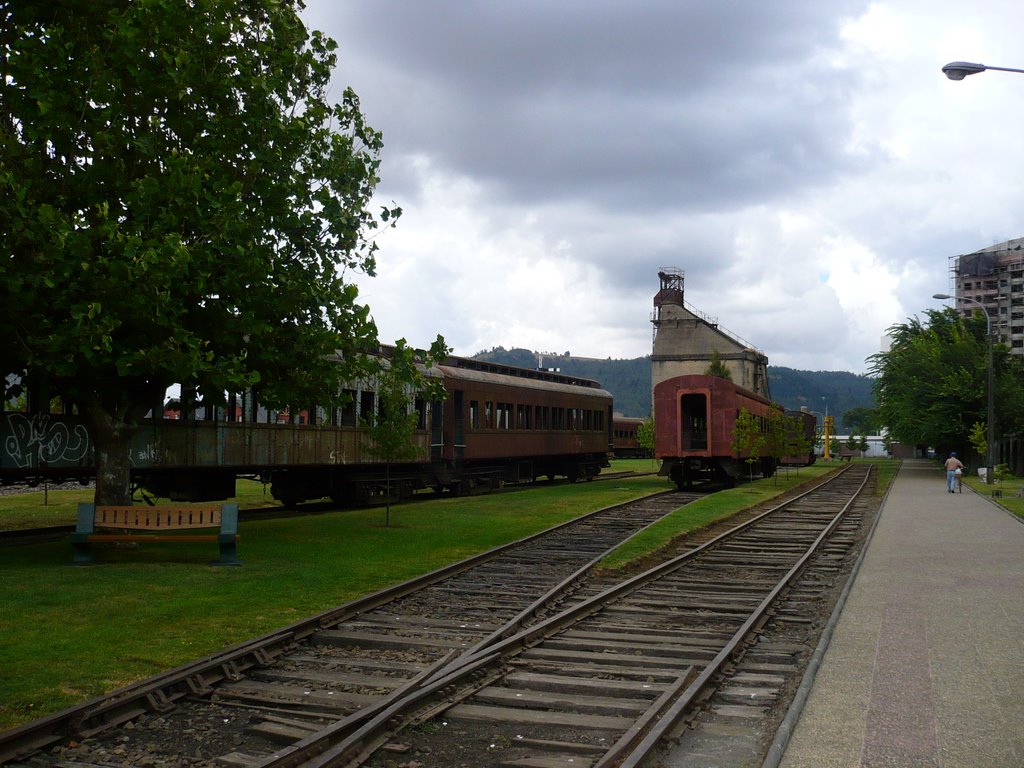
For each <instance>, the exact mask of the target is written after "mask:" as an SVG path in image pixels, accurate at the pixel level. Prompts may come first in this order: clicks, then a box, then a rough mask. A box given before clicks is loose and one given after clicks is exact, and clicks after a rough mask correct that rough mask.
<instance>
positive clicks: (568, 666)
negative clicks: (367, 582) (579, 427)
mask: <svg viewBox="0 0 1024 768" xmlns="http://www.w3.org/2000/svg"><path fill="white" fill-rule="evenodd" d="M867 472H868V470H867V469H866V468H863V467H854V468H847V469H846V470H845V471H844V472H842V473H841V474H840V475H838V476H837V477H836V478H835V479H832V480H830V481H829V482H826V483H822V484H820V485H819V486H818V487H817V488H815V489H812V490H811V491H809V492H807V493H805V494H803V495H802V496H800V497H798V498H796V499H793V500H791V501H789V502H786V503H784V504H780V505H778V506H777V507H774V508H772V509H771V510H769V511H767V512H765V513H763V514H760V515H757V516H755V517H753V518H752V519H750V520H748V521H747V522H745V523H743V524H741V525H738V526H736V527H735V528H734V529H732V530H730V531H728V532H726V533H725V534H721V535H718V536H714V537H713V538H712V537H708V540H707V541H704V542H702V543H699V544H692V545H691V546H690V548H689V549H687V550H686V551H685V552H683V553H682V554H681V555H679V556H677V557H675V558H673V559H671V560H669V561H667V562H665V563H662V564H661V565H659V566H657V567H656V568H653V569H651V570H649V571H646V572H644V573H642V574H639V575H637V576H634V577H632V578H629V579H626V580H625V581H621V582H615V581H609V580H608V579H603V578H598V577H592V578H589V579H586V578H585V574H586V573H587V572H588V570H589V568H590V566H591V565H592V564H593V563H594V562H595V561H596V559H599V557H600V555H601V553H602V552H603V551H604V549H602V546H603V544H601V545H598V544H594V543H593V542H591V541H590V539H591V537H592V536H593V535H595V534H594V533H593V532H589V531H588V532H586V533H582V532H581V530H579V529H577V530H576V531H575V532H574V533H572V534H570V535H569V536H568V538H562V540H561V541H556V540H555V539H553V538H550V537H548V536H542V537H536V539H535V541H533V542H532V544H531V546H535V547H536V549H535V551H534V552H533V553H529V554H528V553H527V549H526V548H525V547H516V548H514V549H510V550H508V551H507V552H504V553H502V555H501V560H500V561H499V560H497V559H488V560H486V562H480V563H478V564H476V565H475V567H472V568H471V569H465V570H461V571H460V572H459V573H457V574H454V573H453V574H448V576H447V577H442V578H435V579H434V580H433V584H432V586H430V587H428V588H425V589H424V588H423V585H422V584H419V585H412V584H410V585H409V588H408V589H406V590H405V592H404V594H397V595H389V596H388V598H387V599H383V598H382V599H379V600H371V601H370V602H368V603H366V604H363V605H356V604H352V605H350V606H346V607H343V608H342V609H339V610H338V611H336V612H331V613H329V614H325V615H323V616H321V617H319V619H318V621H317V625H318V626H317V627H316V630H319V631H315V630H314V629H313V628H312V627H305V629H304V630H303V631H295V632H289V631H285V632H283V633H280V634H281V636H282V637H278V638H263V639H262V640H263V641H264V642H262V643H258V644H257V646H256V647H254V648H251V649H248V651H246V652H245V653H242V654H236V655H235V656H237V658H236V657H235V656H232V655H231V654H222V655H220V656H219V657H218V658H217V659H211V660H209V663H206V664H205V665H203V667H202V669H199V668H198V667H193V668H191V669H185V670H183V671H179V674H178V675H177V678H178V680H177V682H176V683H173V684H171V683H169V682H168V681H164V684H163V685H162V686H160V687H159V688H156V689H154V692H153V695H152V696H151V697H150V696H148V695H145V693H144V692H136V696H135V702H134V708H135V709H136V710H147V711H146V712H141V711H136V712H134V713H132V712H131V711H130V710H131V709H132V708H131V707H127V708H126V707H124V705H123V704H122V705H121V707H120V709H119V708H118V705H117V701H116V700H115V701H110V702H97V703H94V704H95V706H93V707H92V709H91V710H88V711H83V712H82V713H80V715H81V716H80V717H79V719H78V720H77V721H76V722H77V729H78V732H79V734H80V735H81V736H82V737H84V736H88V735H90V734H92V733H95V736H93V738H91V739H86V740H85V741H83V742H82V743H81V745H79V746H77V747H73V748H69V747H64V746H62V747H60V748H58V749H56V750H52V751H50V752H49V753H47V754H46V755H45V756H41V755H37V756H36V757H35V758H34V761H33V762H32V765H63V766H76V767H83V768H84V767H85V766H92V765H103V766H115V765H157V764H159V765H183V766H184V765H188V766H207V765H209V766H214V765H216V766H229V767H230V766H241V765H247V766H260V768H284V767H285V766H302V768H313V767H314V766H333V765H345V766H356V765H367V766H373V767H374V768H384V767H385V766H395V765H400V764H406V765H439V766H448V765H452V766H456V765H473V766H484V765H496V766H497V765H501V766H523V767H526V766H532V767H534V768H540V767H546V766H556V765H572V766H585V767H587V768H605V767H606V766H613V765H614V766H633V765H640V763H641V761H642V760H643V759H644V758H645V757H646V756H647V755H648V754H649V753H651V752H652V751H653V750H656V749H659V748H660V746H659V745H662V744H664V743H665V742H666V740H673V741H678V742H680V744H681V746H682V748H686V747H687V746H689V747H692V748H694V749H696V750H700V751H701V753H702V754H706V753H708V752H709V751H713V747H714V746H715V741H716V739H718V742H719V744H718V746H719V747H721V748H723V749H724V750H725V751H729V750H731V751H732V752H736V742H737V732H736V729H737V728H738V727H739V726H737V725H736V724H735V723H732V724H731V725H730V724H727V727H726V729H725V730H723V720H725V721H729V720H730V719H731V720H734V721H739V722H741V723H746V725H747V726H748V727H747V728H746V729H745V731H744V733H746V734H747V736H746V739H747V741H749V742H751V743H750V744H749V751H750V753H751V754H756V753H757V751H758V749H762V748H764V747H765V745H764V744H763V743H762V742H763V735H762V736H761V737H753V736H750V734H751V733H756V732H758V731H759V729H762V728H763V727H764V725H763V723H762V724H759V725H758V726H757V727H755V728H750V727H749V725H750V724H752V723H755V722H757V721H758V718H760V719H761V720H762V721H764V720H770V715H771V707H769V706H766V701H770V700H772V699H779V698H780V697H781V695H782V689H784V688H785V687H786V685H787V683H786V680H787V674H793V673H795V671H796V670H797V669H798V663H797V662H796V660H795V658H794V657H795V656H797V655H799V650H800V648H803V647H808V642H807V640H806V639H805V640H803V641H796V640H794V636H793V634H792V633H791V632H790V631H789V628H790V627H793V626H796V627H805V628H806V627H807V626H808V625H810V624H812V623H813V619H811V618H808V616H807V615H806V609H807V606H808V605H809V604H812V603H814V602H815V600H817V599H819V598H820V597H821V593H823V592H826V591H828V587H827V582H828V581H829V580H830V579H833V580H834V576H835V574H836V572H837V571H838V570H839V569H840V568H841V567H842V563H843V562H844V561H845V560H846V559H848V558H849V557H850V550H851V548H852V547H853V546H854V545H855V544H856V542H857V541H858V535H857V531H858V530H859V529H860V528H862V527H863V525H862V523H863V520H862V518H863V512H864V509H866V507H865V506H864V505H861V506H860V508H859V509H858V505H857V504H856V503H855V502H856V500H857V498H858V494H859V493H860V492H861V490H862V489H863V488H864V487H865V484H866V483H867V479H868V477H867V474H866V473H867ZM671 496H672V494H667V495H666V496H663V497H660V499H659V501H658V504H664V505H665V507H666V508H667V507H674V506H678V501H679V500H678V499H676V500H673V499H671ZM648 503H650V502H648ZM663 511H664V509H662V510H659V511H657V512H655V511H654V510H651V511H650V512H651V515H650V517H651V519H655V518H656V517H659V516H660V514H661V513H662V512H663ZM646 514H647V513H644V515H642V517H644V518H645V519H646V517H645V516H646ZM630 518H631V519H630V520H629V521H624V520H622V519H619V518H618V512H616V511H615V510H612V512H611V514H610V515H609V516H607V519H605V520H604V522H602V523H601V525H600V528H601V529H602V530H615V529H618V530H619V532H618V533H616V534H611V535H610V538H611V539H614V538H619V539H622V538H625V537H627V536H628V535H630V534H629V531H632V530H636V529H638V528H640V527H642V525H643V524H644V523H643V522H641V521H637V520H634V519H632V515H630ZM581 541H583V542H585V543H586V544H587V545H588V546H587V547H586V548H585V550H584V551H582V552H580V551H577V550H578V549H579V543H580V542H581ZM556 562H557V563H562V564H561V565H559V566H558V567H553V564H554V563H556ZM540 563H548V564H550V565H552V568H551V570H550V571H546V570H545V569H542V567H541V566H540ZM290 629H292V628H290ZM282 638H284V640H283V641H282ZM278 643H280V648H281V649H280V651H279V652H278V651H277V650H276V648H277V647H278V645H277V644H278ZM809 647H813V642H810V643H809ZM242 650H244V649H242ZM246 654H248V655H246ZM250 657H255V658H254V660H252V661H249V662H247V661H246V660H247V659H249V658H250ZM138 693H143V694H144V701H143V700H140V699H139V696H138ZM737 710H741V711H737ZM114 711H117V717H110V716H108V715H107V714H106V712H114ZM129 717H130V718H131V719H130V720H129ZM126 720H128V721H129V725H128V726H127V727H124V728H116V729H115V728H110V727H107V723H108V721H110V722H114V721H126ZM66 725H67V724H66V723H65V726H66ZM729 728H732V729H733V730H732V732H730V731H729ZM43 730H45V729H43ZM56 730H57V729H56V728H51V729H50V731H51V733H50V734H49V737H50V739H51V740H50V743H54V741H55V739H53V738H52V737H53V736H54V733H52V731H56ZM771 733H773V731H769V732H768V738H769V739H770V737H771ZM38 735H41V732H40V733H37V736H38ZM62 738H63V739H65V740H66V738H67V733H66V732H65V733H64V734H63V736H62ZM740 741H742V738H740ZM27 743H28V740H27V739H24V740H23V744H22V747H23V748H24V747H25V746H26V745H27ZM709 745H710V746H709ZM3 750H4V741H3V740H2V739H0V758H2V756H3V754H4V752H3ZM693 764H694V765H700V764H701V762H699V760H698V761H697V762H694V763H693ZM716 764H722V765H724V764H727V763H726V762H724V758H723V761H720V762H719V763H716ZM738 764H753V763H738ZM757 764H759V762H758V763H757Z"/></svg>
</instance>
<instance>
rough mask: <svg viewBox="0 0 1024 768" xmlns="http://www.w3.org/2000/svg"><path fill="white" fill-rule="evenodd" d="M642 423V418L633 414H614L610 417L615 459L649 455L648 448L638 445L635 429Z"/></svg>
mask: <svg viewBox="0 0 1024 768" xmlns="http://www.w3.org/2000/svg"><path fill="white" fill-rule="evenodd" d="M643 423H644V420H643V419H638V418H635V417H633V416H619V415H616V416H615V417H614V418H613V419H612V441H613V446H614V448H613V451H614V453H615V458H617V459H639V458H645V457H650V455H651V454H650V450H649V449H643V448H641V447H640V440H639V438H638V436H637V430H639V429H640V425H641V424H643Z"/></svg>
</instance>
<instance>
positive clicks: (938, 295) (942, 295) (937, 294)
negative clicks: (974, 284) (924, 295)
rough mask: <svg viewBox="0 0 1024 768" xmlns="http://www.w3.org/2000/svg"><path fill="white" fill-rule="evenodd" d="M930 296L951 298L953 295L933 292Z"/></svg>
mask: <svg viewBox="0 0 1024 768" xmlns="http://www.w3.org/2000/svg"><path fill="white" fill-rule="evenodd" d="M932 298H933V299H952V298H953V297H952V296H950V295H949V294H948V293H933V294H932Z"/></svg>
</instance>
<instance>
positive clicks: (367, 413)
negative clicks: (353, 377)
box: [359, 389, 377, 424]
mask: <svg viewBox="0 0 1024 768" xmlns="http://www.w3.org/2000/svg"><path fill="white" fill-rule="evenodd" d="M376 399H377V398H376V393H374V392H371V391H369V390H366V389H364V390H363V391H362V392H360V393H359V416H360V417H361V418H362V419H363V420H364V421H367V422H369V423H370V424H373V423H374V421H375V419H374V414H375V411H376V409H375V404H376Z"/></svg>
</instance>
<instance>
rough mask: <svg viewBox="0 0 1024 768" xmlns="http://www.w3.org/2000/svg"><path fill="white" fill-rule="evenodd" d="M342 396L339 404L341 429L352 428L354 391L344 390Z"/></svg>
mask: <svg viewBox="0 0 1024 768" xmlns="http://www.w3.org/2000/svg"><path fill="white" fill-rule="evenodd" d="M343 394H344V400H343V402H342V404H341V414H340V415H339V421H340V423H341V426H343V427H354V426H355V425H356V391H355V390H354V389H346V390H344V392H343Z"/></svg>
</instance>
